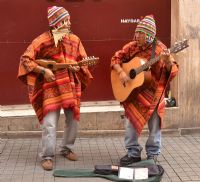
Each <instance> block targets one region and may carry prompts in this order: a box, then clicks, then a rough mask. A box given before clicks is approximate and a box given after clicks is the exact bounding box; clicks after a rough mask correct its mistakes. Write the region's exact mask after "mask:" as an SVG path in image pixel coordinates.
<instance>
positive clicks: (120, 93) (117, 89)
mask: <svg viewBox="0 0 200 182" xmlns="http://www.w3.org/2000/svg"><path fill="white" fill-rule="evenodd" d="M143 62H144V59H142V58H139V57H135V58H133V59H132V60H131V61H129V62H128V63H123V64H122V68H123V70H124V71H125V72H126V74H127V75H128V76H129V73H130V71H131V70H132V69H135V68H138V67H140V66H141V65H142V64H143ZM145 80H148V81H147V82H150V80H151V75H150V71H147V73H146V71H145V72H141V73H139V74H137V75H136V77H135V78H134V79H130V80H129V81H128V82H127V83H126V85H125V86H124V85H123V84H122V83H121V81H120V79H119V75H118V73H117V72H116V71H115V70H112V71H111V85H112V89H113V94H114V97H115V98H116V100H118V101H119V102H123V101H125V100H126V99H127V98H128V96H129V95H130V93H131V92H132V91H133V90H134V89H135V88H137V87H140V86H142V85H143V84H144V82H145V83H146V81H145Z"/></svg>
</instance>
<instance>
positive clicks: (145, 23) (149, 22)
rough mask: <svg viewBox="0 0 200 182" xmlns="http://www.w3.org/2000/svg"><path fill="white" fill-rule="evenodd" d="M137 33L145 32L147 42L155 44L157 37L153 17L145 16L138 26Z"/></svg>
mask: <svg viewBox="0 0 200 182" xmlns="http://www.w3.org/2000/svg"><path fill="white" fill-rule="evenodd" d="M135 32H143V33H145V34H146V35H147V42H150V43H151V42H153V40H154V38H155V36H156V24H155V20H154V17H153V15H147V16H145V17H144V18H143V19H142V20H141V21H140V22H139V23H138V25H137V27H136V29H135Z"/></svg>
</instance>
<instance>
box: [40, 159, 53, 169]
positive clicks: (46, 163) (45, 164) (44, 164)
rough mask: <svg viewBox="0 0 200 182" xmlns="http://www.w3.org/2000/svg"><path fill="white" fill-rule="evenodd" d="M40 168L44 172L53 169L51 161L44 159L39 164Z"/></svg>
mask: <svg viewBox="0 0 200 182" xmlns="http://www.w3.org/2000/svg"><path fill="white" fill-rule="evenodd" d="M41 166H42V168H43V169H44V170H46V171H51V170H52V169H53V161H52V160H51V159H45V160H43V161H42V162H41Z"/></svg>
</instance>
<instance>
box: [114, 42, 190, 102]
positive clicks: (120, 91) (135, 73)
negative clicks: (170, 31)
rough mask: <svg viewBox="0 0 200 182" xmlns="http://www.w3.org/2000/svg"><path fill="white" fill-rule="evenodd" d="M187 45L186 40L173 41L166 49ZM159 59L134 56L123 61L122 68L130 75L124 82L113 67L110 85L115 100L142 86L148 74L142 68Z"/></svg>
mask: <svg viewBox="0 0 200 182" xmlns="http://www.w3.org/2000/svg"><path fill="white" fill-rule="evenodd" d="M188 46H189V45H188V40H183V41H180V42H177V43H175V44H174V45H173V46H172V47H171V48H169V49H168V51H169V52H170V53H177V52H180V51H182V50H183V49H185V48H187V47H188ZM159 60H160V56H157V57H155V58H152V59H150V60H149V61H144V59H143V58H140V57H135V58H133V59H131V60H130V61H129V62H127V63H123V64H122V69H123V70H124V71H125V72H126V74H127V75H129V77H130V80H129V81H128V82H127V83H126V84H123V83H122V82H121V81H120V79H119V75H118V73H117V72H116V71H115V70H114V69H113V70H112V71H111V85H112V90H113V94H114V97H115V98H116V100H118V101H119V102H123V101H125V100H126V99H127V98H128V96H129V95H130V93H131V92H132V91H133V90H134V89H135V88H137V87H140V86H142V85H143V84H144V80H145V79H146V78H147V75H149V74H147V75H146V73H145V72H146V71H144V70H146V69H148V68H149V67H150V66H151V65H153V64H154V63H156V62H158V61H159ZM148 77H149V76H148ZM147 79H149V78H147Z"/></svg>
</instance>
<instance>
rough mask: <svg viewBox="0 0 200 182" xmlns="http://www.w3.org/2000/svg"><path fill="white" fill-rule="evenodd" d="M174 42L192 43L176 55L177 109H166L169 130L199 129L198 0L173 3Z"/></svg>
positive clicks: (172, 38) (199, 15)
mask: <svg viewBox="0 0 200 182" xmlns="http://www.w3.org/2000/svg"><path fill="white" fill-rule="evenodd" d="M171 2H172V4H171V6H172V16H171V22H172V24H171V25H172V31H171V32H172V33H171V40H172V41H171V42H172V43H174V42H175V41H177V40H182V39H183V38H185V39H188V40H189V48H187V50H185V52H184V53H181V54H178V55H176V60H177V62H178V63H179V67H180V71H179V75H178V77H177V78H176V80H175V81H174V82H173V83H172V84H173V94H174V95H176V96H177V98H178V107H177V108H170V109H167V114H166V117H165V127H166V128H198V127H199V126H200V114H199V112H200V107H199V101H200V94H199V91H200V84H199V78H200V75H199V70H200V31H199V30H200V21H199V20H200V14H199V8H198V7H199V6H200V1H199V0H190V1H187V0H172V1H171Z"/></svg>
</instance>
